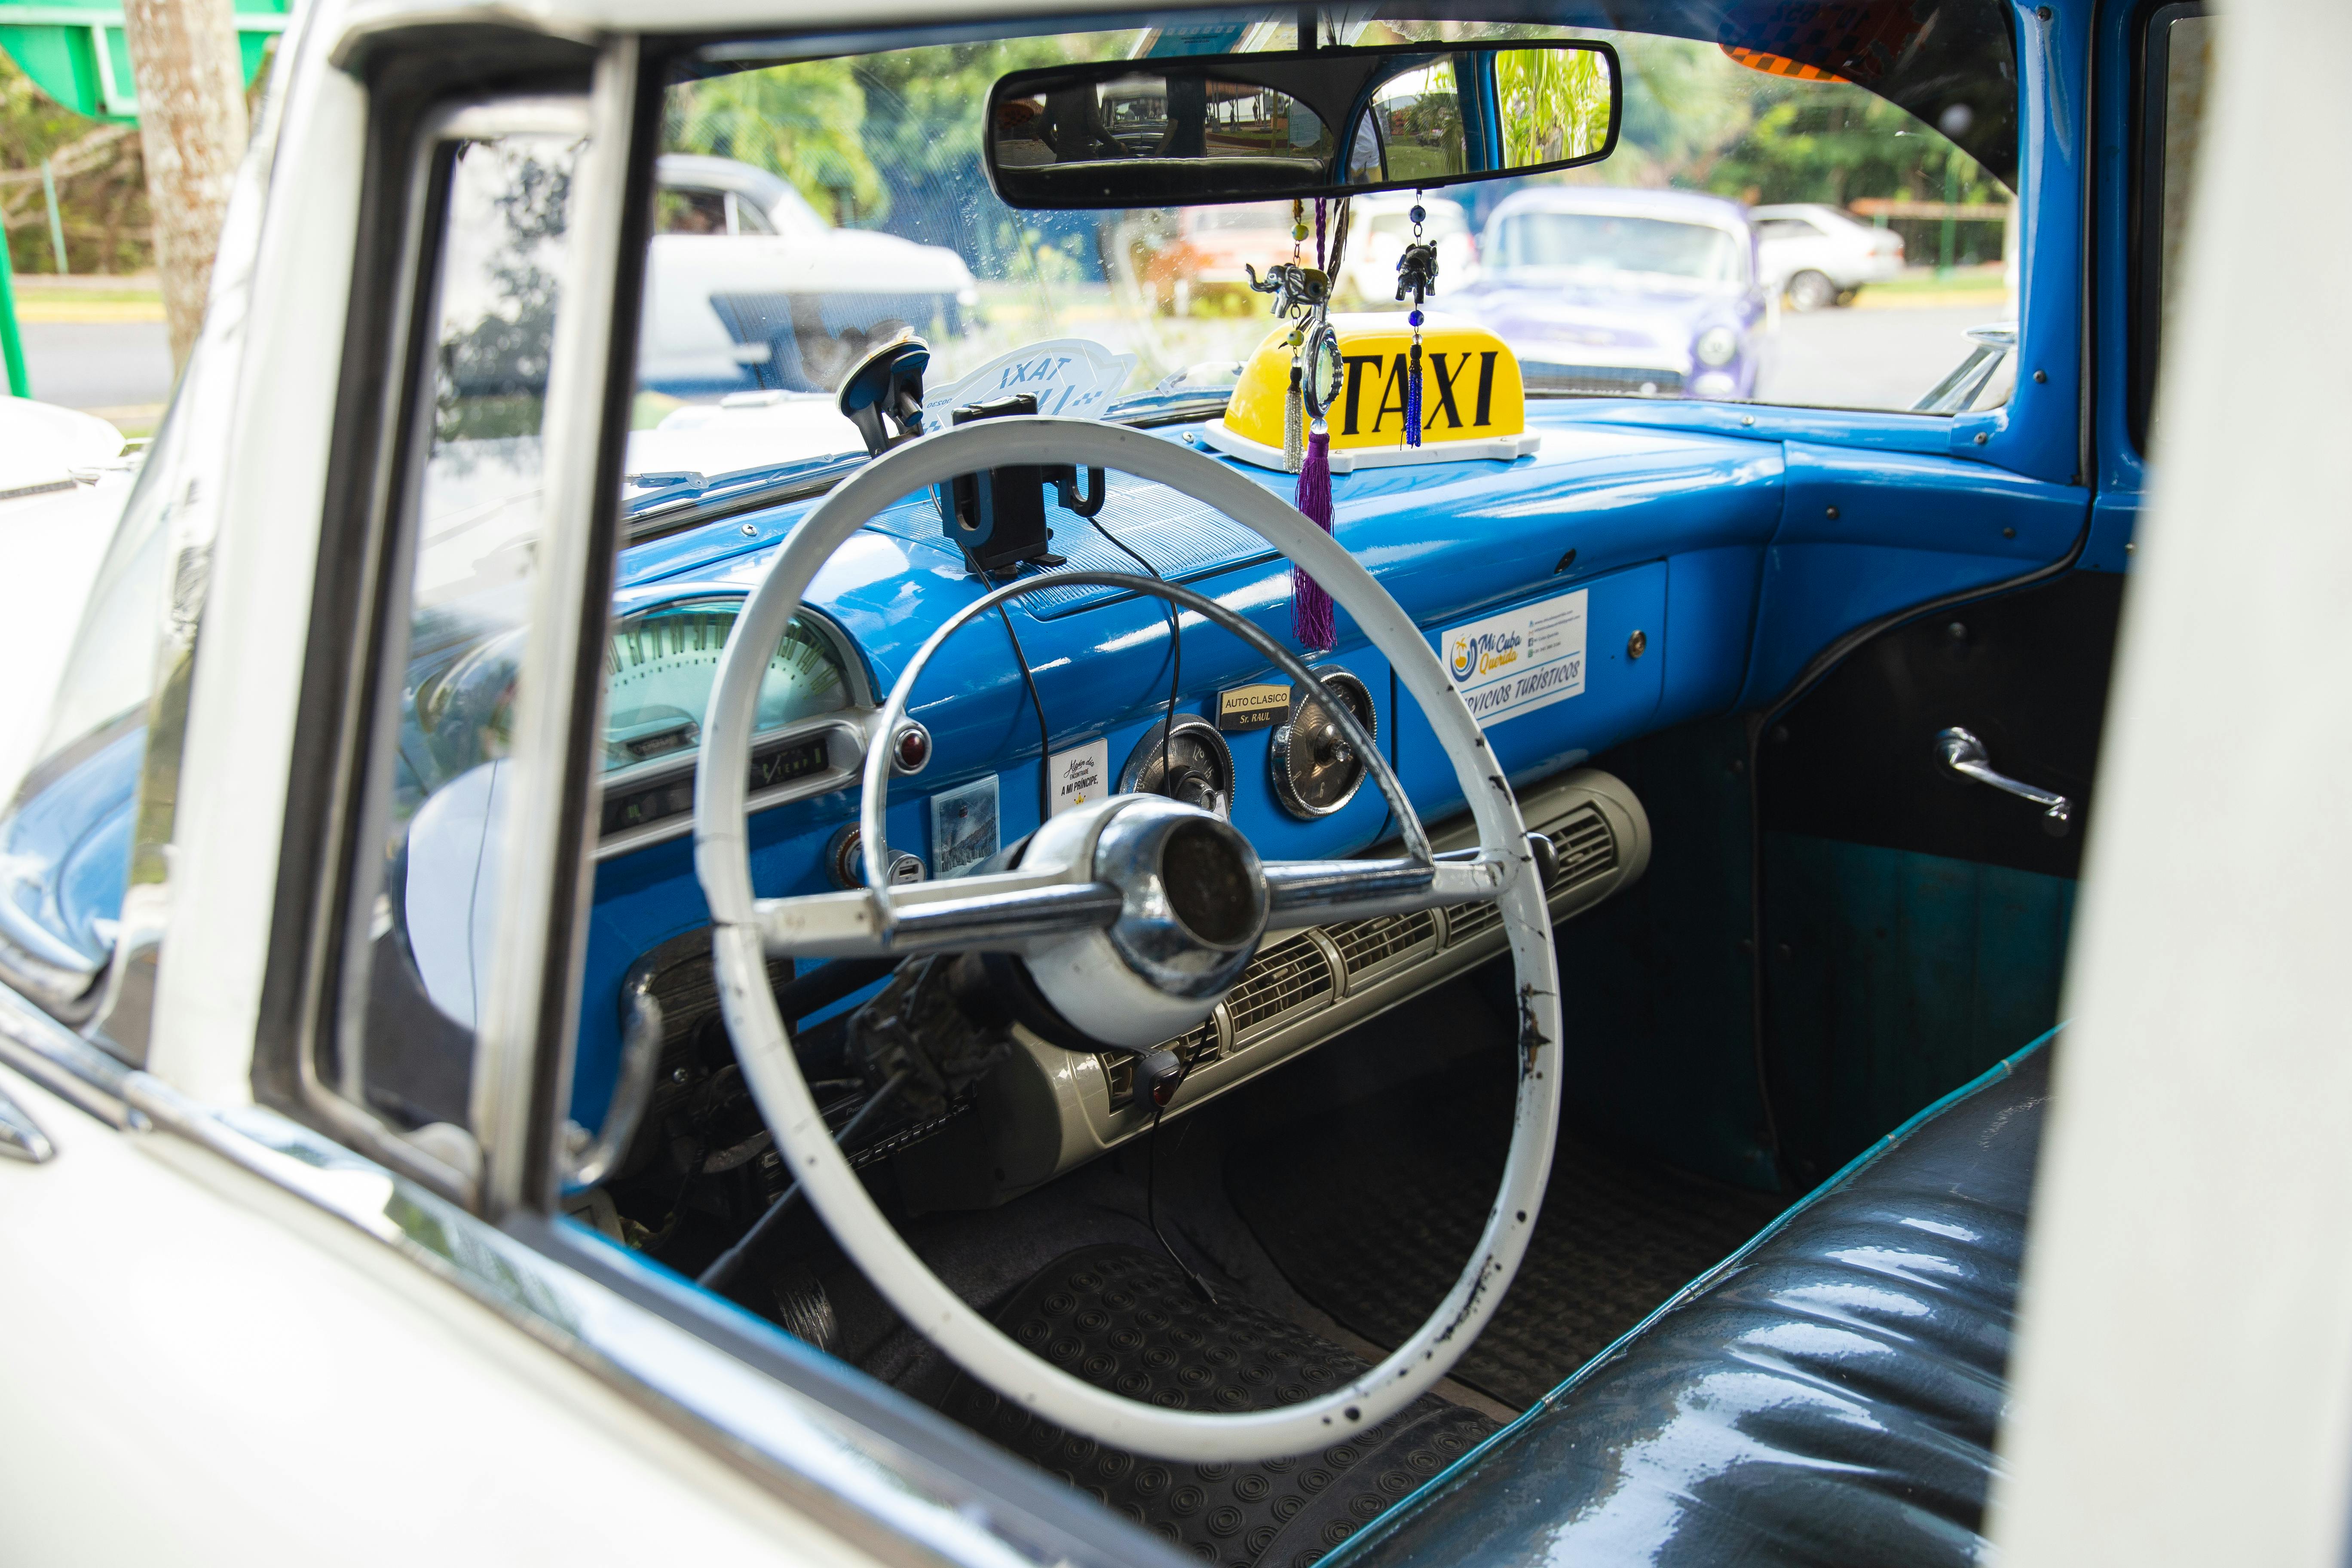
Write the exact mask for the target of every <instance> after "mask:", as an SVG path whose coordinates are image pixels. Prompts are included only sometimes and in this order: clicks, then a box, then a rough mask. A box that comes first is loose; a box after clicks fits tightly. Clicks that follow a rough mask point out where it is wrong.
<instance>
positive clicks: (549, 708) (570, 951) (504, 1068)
mask: <svg viewBox="0 0 2352 1568" xmlns="http://www.w3.org/2000/svg"><path fill="white" fill-rule="evenodd" d="M637 56H638V46H637V39H636V37H635V35H633V34H628V33H620V34H616V35H614V36H612V37H608V38H607V39H606V40H605V41H604V45H603V47H601V48H600V49H599V50H598V51H597V56H596V67H595V71H594V74H593V79H592V80H591V83H590V86H589V91H588V98H587V102H586V109H587V116H586V121H587V122H586V126H585V142H584V144H583V149H582V151H581V153H580V155H579V162H578V164H577V166H576V167H575V168H574V170H573V172H572V185H571V197H570V204H571V205H570V210H569V214H568V216H567V218H566V220H565V228H566V234H565V238H564V247H565V252H566V254H565V255H564V257H563V258H562V263H561V273H560V282H559V284H558V288H559V289H560V293H559V295H558V304H557V308H556V313H555V333H554V341H553V342H552V344H551V347H550V352H549V360H548V374H547V404H546V413H545V416H544V418H543V421H542V423H541V437H542V439H543V441H544V443H545V447H544V456H543V458H542V461H543V465H544V466H543V468H542V473H543V476H544V478H543V479H542V485H543V492H542V500H541V512H540V526H539V530H538V533H537V536H536V542H535V544H534V551H535V556H534V572H533V575H532V578H531V582H530V620H529V621H528V622H527V623H526V626H525V630H524V634H523V652H522V661H521V669H522V671H523V672H524V679H522V680H521V681H520V685H519V686H518V688H517V689H516V694H515V708H514V727H513V737H512V749H511V756H512V759H513V760H512V766H513V769H514V772H513V774H512V788H513V790H514V792H515V795H514V798H516V799H518V800H524V801H539V802H544V803H546V805H547V807H548V809H545V810H534V811H525V812H522V813H520V815H518V816H516V817H515V818H514V819H513V820H512V821H510V822H509V824H508V825H507V829H506V844H505V847H504V863H503V864H502V865H501V866H499V868H498V874H499V877H500V878H501V879H502V880H503V882H504V895H503V897H502V898H501V899H500V900H499V911H498V919H497V921H496V923H495V925H494V927H493V930H492V936H491V940H492V942H493V943H494V944H495V948H494V951H495V952H497V953H498V955H499V963H497V964H496V965H495V966H494V967H493V968H492V969H491V972H490V984H489V986H488V994H487V996H485V997H483V998H482V1005H481V1008H480V1011H479V1013H478V1019H477V1024H476V1027H475V1036H476V1039H477V1042H478V1044H477V1046H476V1050H475V1057H474V1081H473V1092H472V1096H471V1104H470V1107H469V1110H470V1115H469V1116H468V1118H467V1120H468V1121H469V1122H470V1124H471V1126H472V1129H473V1131H474V1134H475V1136H476V1137H477V1138H478V1139H479V1140H480V1141H481V1148H482V1154H483V1162H484V1163H483V1171H482V1179H481V1184H480V1187H479V1196H480V1199H481V1203H482V1206H483V1207H484V1209H485V1210H486V1211H487V1212H488V1213H489V1214H491V1215H504V1214H506V1213H507V1212H508V1211H509V1210H512V1209H527V1208H530V1207H533V1206H536V1205H542V1204H548V1203H551V1202H552V1201H553V1199H554V1197H555V1196H556V1194H557V1193H558V1192H559V1191H560V1190H561V1187H562V1168H561V1167H562V1158H561V1154H560V1152H559V1150H558V1149H557V1147H556V1145H559V1144H560V1143H561V1142H562V1116H563V1108H564V1107H565V1106H567V1105H569V1104H570V1102H571V1098H572V1095H571V1089H572V1081H571V1079H572V1073H571V1058H572V1053H571V1052H570V1051H569V1050H568V1049H567V1048H565V1047H567V1045H568V1044H569V1042H570V1040H571V1038H572V1031H573V1026H574V1024H575V1023H576V1020H577V1015H578V1011H579V1005H580V973H581V967H582V961H583V955H584V953H585V951H586V947H587V939H586V932H585V925H586V921H585V919H584V916H585V913H586V909H587V903H588V898H587V893H586V888H585V879H587V878H591V877H593V852H594V848H595V842H596V839H595V829H594V824H595V822H596V821H597V818H598V814H599V811H600V801H601V796H600V794H599V790H600V787H601V786H600V783H599V780H598V778H597V777H596V775H595V773H593V772H592V771H591V768H592V764H591V763H590V760H589V756H588V751H589V747H590V744H591V742H592V740H593V737H596V736H598V735H601V734H602V733H603V731H604V722H603V721H604V682H603V681H602V680H601V679H596V672H595V671H594V670H593V668H592V667H593V666H601V665H602V663H603V660H604V649H605V646H606V644H605V636H606V626H607V625H608V624H609V622H610V620H611V612H612V584H611V576H610V572H611V563H610V552H612V550H613V548H614V541H613V537H612V534H611V532H610V531H609V530H608V529H607V528H606V527H605V526H604V521H605V519H604V517H602V516H600V513H603V512H605V511H607V510H609V509H610V508H611V507H612V505H613V504H614V496H613V495H611V494H610V493H609V492H607V491H606V489H604V484H605V483H607V482H609V481H600V479H599V462H598V459H599V458H600V457H601V456H602V455H603V453H604V437H605V430H604V424H605V417H604V416H605V409H606V404H607V398H606V392H607V384H606V376H607V374H608V373H609V369H610V358H611V356H610V353H609V352H608V351H609V348H610V339H611V337H612V333H613V330H614V309H615V302H616V299H617V293H616V291H617V289H618V287H619V284H618V281H617V279H618V275H619V268H620V250H621V236H622V235H623V233H625V231H626V229H627V226H628V204H627V200H626V190H627V184H628V166H629V160H630V155H631V146H632V139H633V135H634V133H635V131H636V129H637V127H636V94H637ZM553 101H555V102H557V103H560V104H561V105H562V106H563V111H564V112H566V113H568V112H569V111H570V108H571V105H572V103H574V102H575V101H576V100H572V99H568V98H567V99H562V100H553ZM525 107H526V106H525V104H523V103H502V104H499V105H496V106H494V107H491V108H487V109H485V110H483V111H482V112H483V114H484V116H485V119H486V121H488V123H491V124H497V123H500V122H502V121H505V117H507V116H509V115H519V114H520V113H521V112H522V111H523V110H524V109H525ZM465 123H466V121H464V119H463V118H462V117H461V118H460V119H458V120H457V121H452V122H451V130H449V131H445V132H444V133H443V134H444V136H445V137H446V136H448V135H450V134H452V133H453V132H457V130H458V129H459V128H460V127H462V126H464V125H465ZM563 133H564V134H575V132H570V131H569V130H567V131H566V132H563ZM402 525H403V526H404V527H407V528H419V527H421V526H422V524H421V522H419V521H416V520H415V519H414V518H404V519H403V520H402ZM377 765H380V764H376V763H371V766H377ZM583 775H585V776H584V777H583ZM370 787H371V788H373V787H374V786H373V781H371V784H370ZM575 788H578V789H579V791H580V793H579V794H577V795H575V794H574V790H575Z"/></svg>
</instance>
